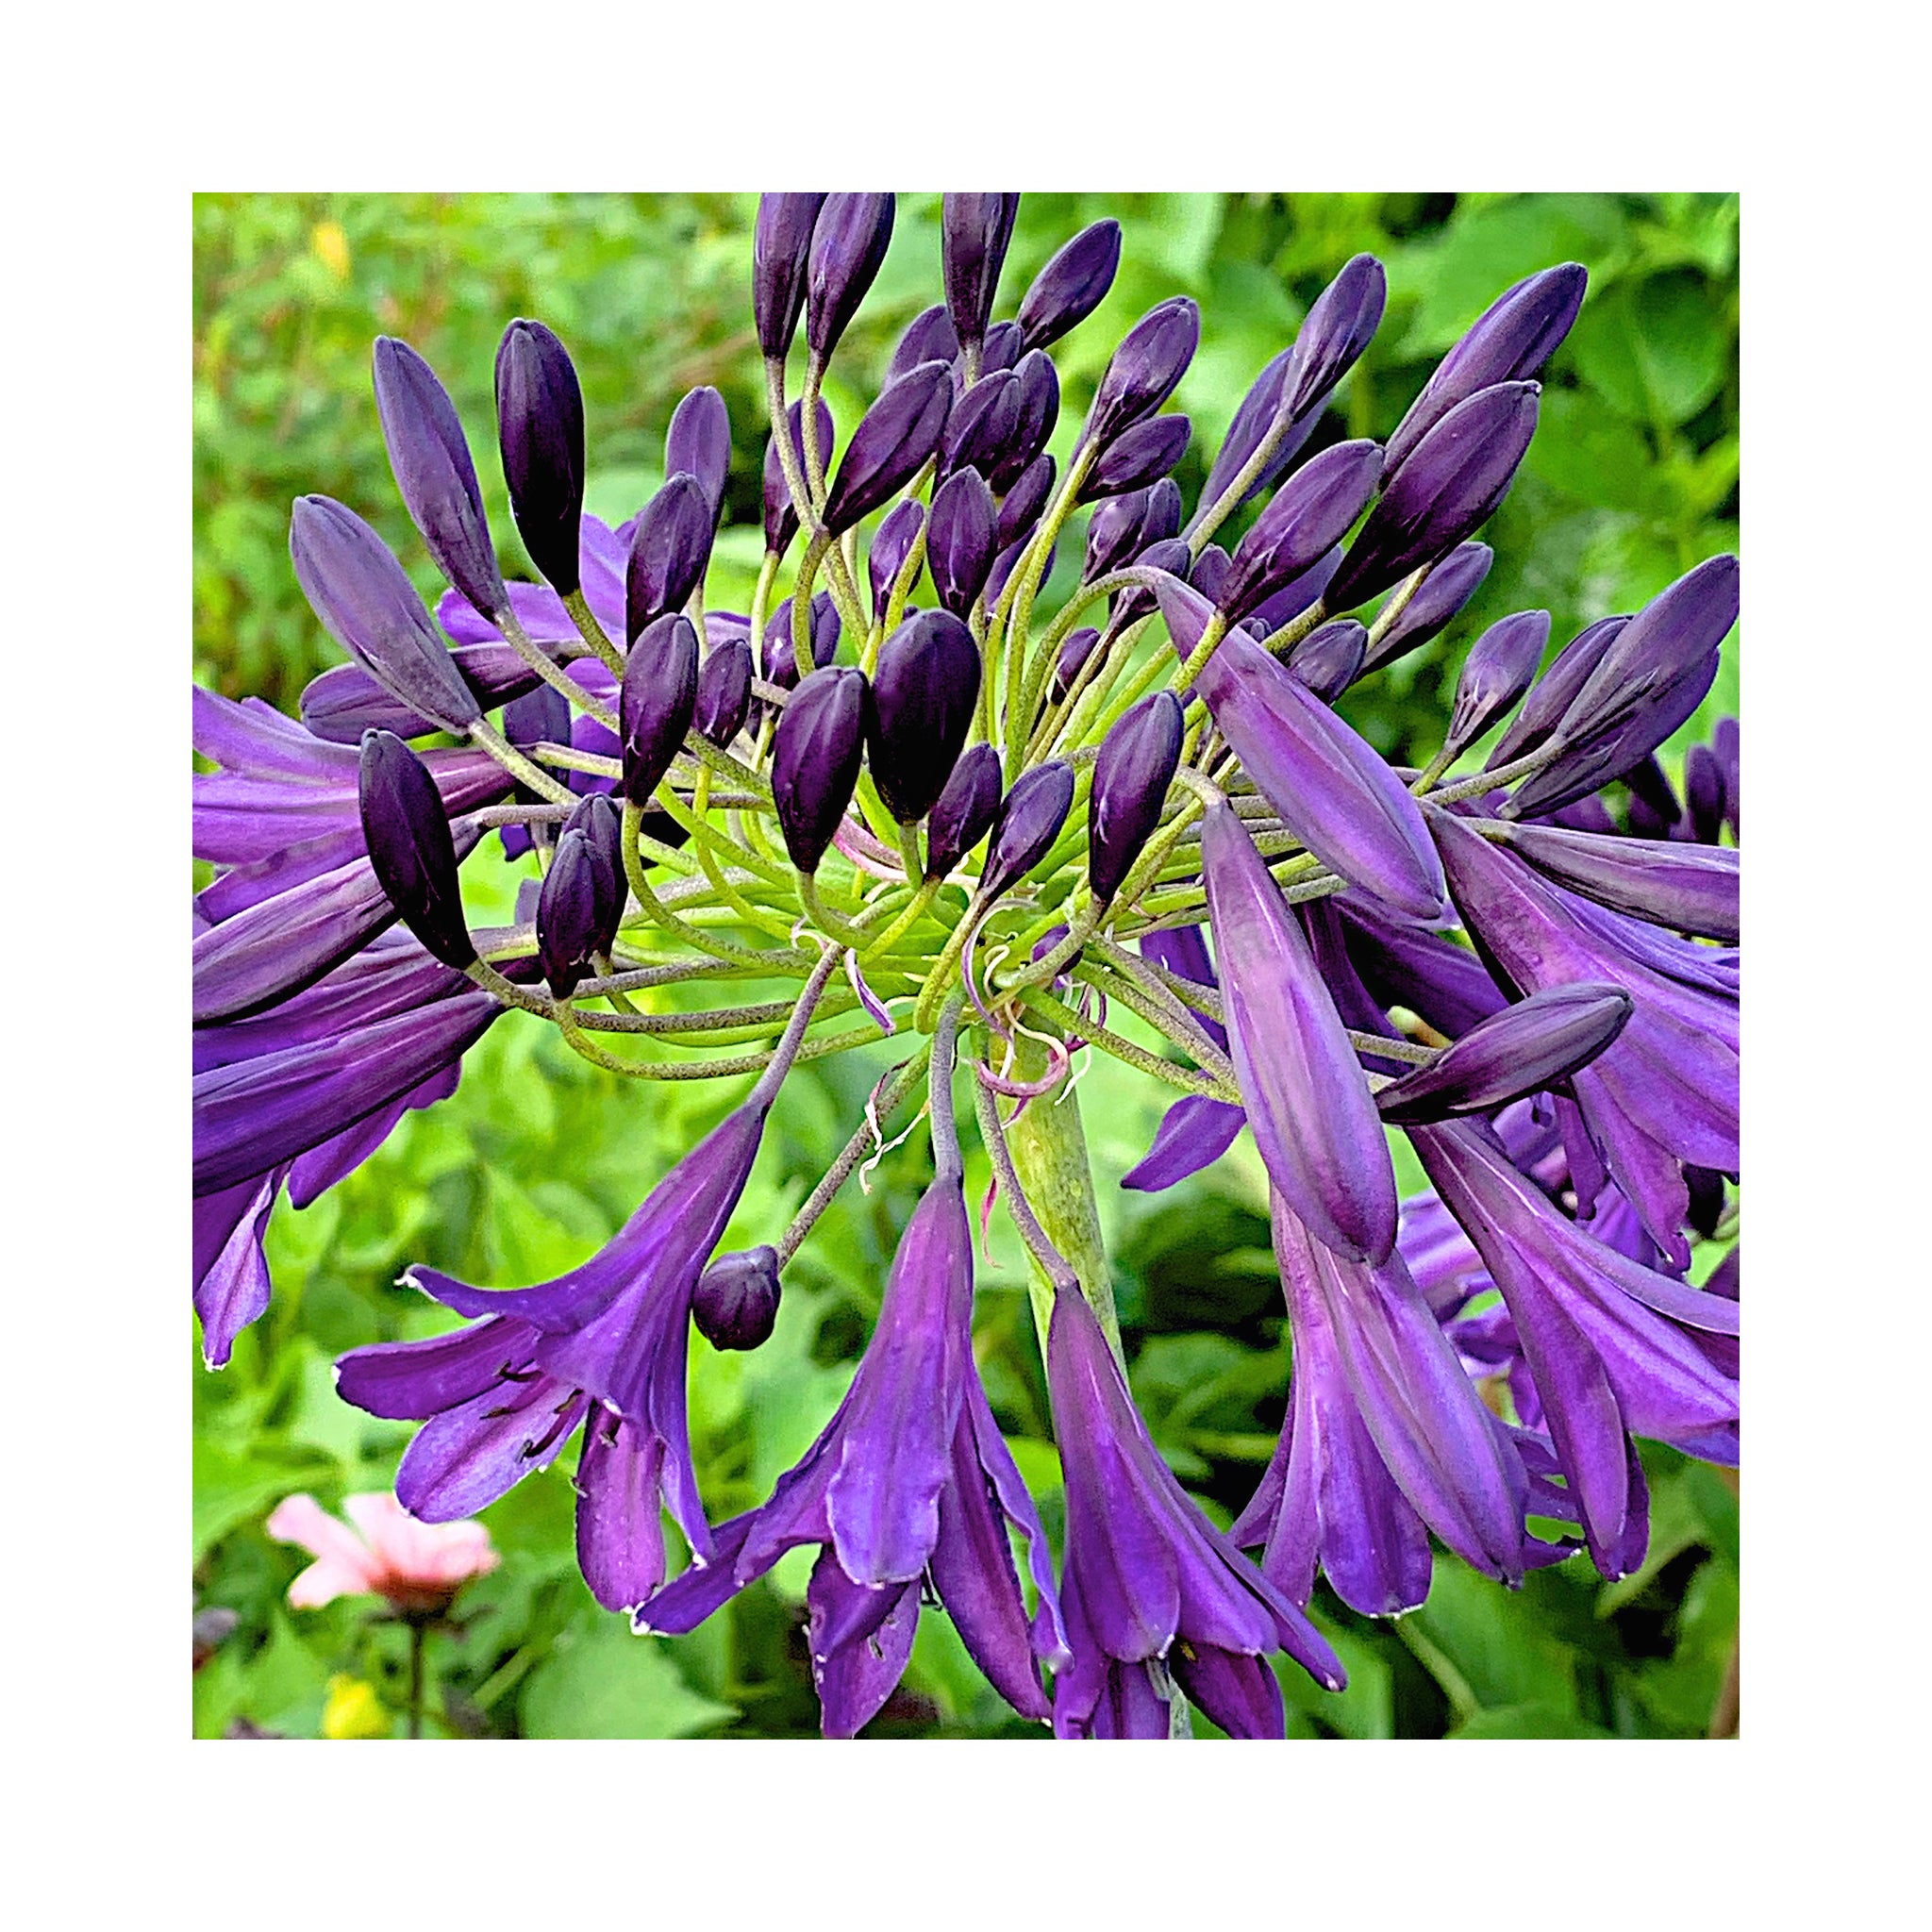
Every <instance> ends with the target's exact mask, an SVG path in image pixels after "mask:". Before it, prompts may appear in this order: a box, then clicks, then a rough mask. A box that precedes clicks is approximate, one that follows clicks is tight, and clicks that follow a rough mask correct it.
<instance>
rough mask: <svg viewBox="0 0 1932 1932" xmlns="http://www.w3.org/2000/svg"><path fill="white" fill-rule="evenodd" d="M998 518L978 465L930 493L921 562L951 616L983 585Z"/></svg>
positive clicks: (968, 603) (962, 613)
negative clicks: (929, 524) (929, 517)
mask: <svg viewBox="0 0 1932 1932" xmlns="http://www.w3.org/2000/svg"><path fill="white" fill-rule="evenodd" d="M893 514H894V515H895V516H896V515H897V514H898V512H897V511H896V510H895V511H894V512H893ZM998 521H999V511H998V509H997V508H995V507H994V505H993V500H992V491H991V490H989V489H988V488H987V486H986V482H985V479H984V478H983V477H982V476H981V475H980V474H979V472H978V471H977V470H974V469H965V470H957V471H955V472H954V473H953V475H950V476H948V477H947V478H946V480H945V481H944V482H943V483H942V484H941V485H940V487H939V489H938V490H937V491H935V492H934V494H933V499H932V527H931V529H930V531H929V532H928V533H927V536H926V541H925V562H926V568H927V569H928V570H930V571H931V572H932V581H933V588H934V589H935V590H936V591H938V592H939V598H940V603H941V607H942V608H945V609H947V610H950V611H951V612H952V613H953V615H954V616H955V617H959V618H963V617H964V616H965V615H966V613H967V612H968V611H969V610H971V609H972V608H973V600H974V598H975V597H977V596H978V595H979V593H980V591H983V590H984V589H985V588H986V579H987V575H988V573H989V572H991V569H992V559H993V533H994V526H995V525H996V524H997V523H998ZM974 681H975V683H976V682H977V680H976V679H975V680H974Z"/></svg>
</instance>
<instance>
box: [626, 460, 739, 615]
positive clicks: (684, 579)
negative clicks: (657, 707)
mask: <svg viewBox="0 0 1932 1932" xmlns="http://www.w3.org/2000/svg"><path fill="white" fill-rule="evenodd" d="M716 523H717V518H716V515H715V512H714V510H713V507H712V504H711V500H710V498H709V497H708V496H707V495H706V494H705V486H704V485H703V484H702V483H700V482H699V481H698V479H697V478H696V477H695V476H693V475H691V473H690V472H689V471H680V472H679V473H678V474H677V475H675V476H673V477H672V478H671V480H670V481H669V482H668V483H666V484H665V486H664V487H663V489H661V490H660V491H658V493H657V495H655V496H654V497H652V499H651V500H650V502H649V503H647V504H645V506H644V508H643V509H642V511H641V513H640V515H639V517H638V522H637V528H636V530H635V532H634V533H633V534H632V537H631V540H630V561H629V563H628V565H627V566H626V568H625V579H624V628H625V641H626V642H632V643H634V642H635V641H637V638H638V634H639V633H640V632H641V631H642V630H643V628H644V626H645V625H649V624H653V623H655V622H656V621H657V620H658V618H660V617H662V616H663V615H664V614H665V613H666V612H667V611H673V610H682V609H683V608H684V607H685V606H686V605H687V604H688V603H690V602H691V593H692V592H693V591H695V590H696V589H697V588H698V586H699V585H700V584H702V583H703V582H704V580H705V566H706V565H707V564H708V563H709V562H710V560H711V533H712V531H713V529H714V528H715V527H716Z"/></svg>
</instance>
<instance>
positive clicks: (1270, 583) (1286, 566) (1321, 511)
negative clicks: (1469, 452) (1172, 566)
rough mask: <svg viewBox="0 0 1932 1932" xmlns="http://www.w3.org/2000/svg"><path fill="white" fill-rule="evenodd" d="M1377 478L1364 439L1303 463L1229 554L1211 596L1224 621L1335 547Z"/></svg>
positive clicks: (1375, 457)
mask: <svg viewBox="0 0 1932 1932" xmlns="http://www.w3.org/2000/svg"><path fill="white" fill-rule="evenodd" d="M1381 475H1382V451H1381V447H1380V445H1379V444H1376V443H1374V442H1370V441H1366V440H1363V441H1357V442H1339V443H1337V444H1335V446H1334V447H1333V448H1331V449H1324V451H1323V452H1322V453H1321V455H1320V456H1318V457H1314V458H1310V460H1309V461H1307V462H1306V463H1304V464H1303V465H1302V467H1301V468H1300V469H1299V470H1297V471H1296V472H1295V473H1294V475H1291V477H1290V478H1289V479H1288V481H1287V482H1286V483H1284V484H1283V485H1282V486H1281V488H1280V489H1279V490H1278V491H1275V493H1274V498H1273V500H1272V501H1271V502H1270V503H1269V505H1268V507H1267V508H1266V509H1264V510H1263V511H1262V512H1261V514H1260V515H1259V516H1258V517H1257V518H1256V520H1255V524H1254V526H1253V528H1251V529H1250V530H1249V531H1248V534H1247V535H1246V536H1245V537H1243V538H1242V539H1241V542H1240V543H1239V544H1238V545H1237V546H1236V548H1235V553H1234V558H1233V560H1232V564H1231V567H1230V569H1229V572H1228V576H1227V581H1226V583H1225V584H1224V586H1223V587H1222V589H1221V591H1220V592H1219V594H1218V595H1217V596H1216V597H1215V603H1216V606H1217V607H1218V608H1220V610H1221V611H1222V612H1223V613H1224V615H1225V616H1226V618H1227V620H1228V622H1229V623H1230V624H1239V623H1240V622H1241V619H1242V618H1244V617H1246V616H1247V615H1248V613H1249V612H1250V611H1251V610H1253V609H1254V608H1256V607H1257V605H1259V604H1262V603H1264V602H1265V601H1266V600H1267V599H1268V598H1270V597H1272V596H1273V595H1274V592H1275V591H1278V590H1280V589H1281V587H1282V586H1283V585H1284V584H1286V583H1288V582H1289V581H1290V580H1291V578H1294V577H1296V576H1299V575H1301V573H1302V572H1303V571H1305V570H1307V568H1308V566H1309V565H1310V564H1312V563H1314V562H1315V561H1316V560H1317V559H1318V558H1320V557H1321V556H1322V554H1323V553H1324V551H1326V550H1328V549H1329V548H1330V547H1331V546H1333V545H1334V544H1336V543H1338V542H1340V541H1341V539H1342V538H1343V537H1345V536H1346V535H1347V534H1348V531H1349V527H1350V525H1353V524H1354V522H1355V520H1356V518H1357V517H1358V516H1360V515H1361V513H1362V509H1363V507H1364V506H1365V505H1366V504H1367V503H1368V500H1369V498H1370V497H1371V496H1373V495H1374V491H1375V485H1376V484H1377V482H1378V481H1380V479H1381ZM1196 588H1197V589H1203V588H1204V587H1202V586H1200V585H1199V584H1198V583H1197V584H1196ZM1204 594H1205V590H1204Z"/></svg>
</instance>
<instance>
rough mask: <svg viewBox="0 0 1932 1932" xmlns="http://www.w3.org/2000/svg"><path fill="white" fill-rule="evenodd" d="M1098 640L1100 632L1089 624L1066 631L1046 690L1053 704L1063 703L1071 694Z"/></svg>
mask: <svg viewBox="0 0 1932 1932" xmlns="http://www.w3.org/2000/svg"><path fill="white" fill-rule="evenodd" d="M1099 641H1100V633H1099V632H1098V631H1097V630H1095V629H1094V627H1093V626H1092V625H1091V624H1085V625H1081V626H1080V628H1079V629H1078V630H1070V631H1069V632H1068V633H1067V635H1066V641H1064V642H1063V643H1062V644H1061V645H1060V654H1059V656H1058V658H1056V659H1055V660H1054V667H1053V684H1052V686H1051V688H1050V690H1049V691H1048V695H1049V697H1050V698H1051V699H1052V701H1053V702H1054V703H1055V704H1057V705H1063V704H1065V703H1066V701H1067V699H1068V698H1069V697H1070V696H1071V695H1072V693H1073V690H1074V684H1075V683H1076V682H1077V681H1078V679H1079V675H1080V673H1081V672H1082V671H1083V670H1085V669H1086V666H1087V660H1088V658H1091V656H1092V655H1093V647H1094V645H1095V644H1097V643H1098V642H1099Z"/></svg>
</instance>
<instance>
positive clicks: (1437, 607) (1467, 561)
mask: <svg viewBox="0 0 1932 1932" xmlns="http://www.w3.org/2000/svg"><path fill="white" fill-rule="evenodd" d="M1495 560H1496V553H1495V552H1494V551H1493V550H1491V548H1490V546H1489V545H1488V544H1487V543H1458V544H1457V546H1456V548H1455V549H1454V550H1452V551H1451V552H1450V553H1449V555H1448V556H1447V557H1445V558H1443V559H1442V560H1441V563H1439V564H1436V565H1435V566H1434V567H1433V568H1432V569H1431V570H1430V572H1429V574H1428V575H1427V576H1425V577H1424V579H1423V581H1422V587H1421V589H1420V590H1418V591H1416V593H1415V595H1414V596H1412V597H1411V598H1410V599H1409V600H1408V602H1407V604H1405V605H1404V606H1403V607H1402V608H1401V610H1399V611H1398V612H1397V613H1396V617H1395V622H1394V623H1393V624H1391V625H1390V626H1389V628H1388V629H1387V630H1385V631H1384V632H1383V633H1382V635H1381V637H1380V638H1378V639H1377V640H1376V641H1375V648H1374V651H1373V652H1372V653H1371V654H1370V656H1369V657H1368V658H1364V659H1363V662H1362V674H1363V675H1367V674H1368V673H1369V672H1371V671H1379V670H1381V668H1382V667H1383V665H1385V664H1392V663H1394V661H1395V660H1396V658H1406V657H1407V656H1408V654H1409V653H1410V652H1411V651H1414V650H1419V649H1421V647H1422V646H1423V645H1424V644H1425V643H1427V642H1428V641H1429V640H1430V639H1431V638H1434V637H1438V636H1440V635H1441V633H1442V632H1443V631H1444V630H1446V629H1447V628H1448V626H1449V625H1450V623H1451V622H1452V621H1453V620H1454V618H1455V617H1456V615H1457V612H1458V611H1460V610H1461V609H1462V608H1463V606H1464V605H1465V604H1467V603H1468V602H1469V600H1470V599H1471V598H1472V597H1474V595H1475V593H1476V592H1477V591H1479V590H1481V589H1482V585H1483V579H1484V578H1485V577H1487V576H1488V575H1489V574H1490V566H1491V564H1492V563H1494V562H1495Z"/></svg>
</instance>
